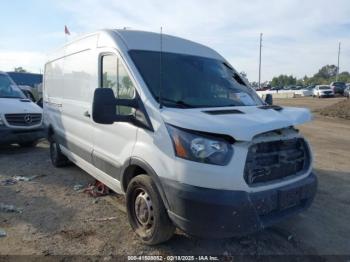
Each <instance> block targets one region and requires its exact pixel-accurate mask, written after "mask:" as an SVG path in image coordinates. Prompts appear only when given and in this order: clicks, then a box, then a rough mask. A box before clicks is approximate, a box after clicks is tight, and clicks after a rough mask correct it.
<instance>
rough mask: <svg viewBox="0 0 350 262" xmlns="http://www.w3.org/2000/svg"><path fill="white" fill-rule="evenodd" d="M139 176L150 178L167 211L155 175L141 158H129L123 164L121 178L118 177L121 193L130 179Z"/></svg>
mask: <svg viewBox="0 0 350 262" xmlns="http://www.w3.org/2000/svg"><path fill="white" fill-rule="evenodd" d="M141 174H143V175H148V176H150V177H151V178H152V180H153V182H154V183H155V185H156V187H157V189H158V192H159V194H160V197H161V198H162V200H163V203H164V206H165V207H166V209H168V210H169V203H168V200H167V198H166V195H165V192H164V189H163V186H162V183H161V181H160V179H159V177H158V175H157V173H156V172H155V171H154V169H153V168H152V167H151V166H150V165H149V164H148V163H147V162H146V161H145V160H143V159H141V158H137V157H131V158H129V160H128V161H126V163H125V164H124V166H123V169H122V172H121V176H120V184H121V187H122V190H123V192H126V190H127V187H128V184H129V182H130V181H131V179H133V178H134V177H136V176H138V175H141Z"/></svg>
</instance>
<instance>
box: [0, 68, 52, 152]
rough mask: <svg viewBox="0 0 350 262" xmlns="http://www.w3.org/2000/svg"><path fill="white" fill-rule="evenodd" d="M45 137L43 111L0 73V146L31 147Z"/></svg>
mask: <svg viewBox="0 0 350 262" xmlns="http://www.w3.org/2000/svg"><path fill="white" fill-rule="evenodd" d="M44 137H45V132H44V127H43V124H42V109H41V108H40V107H39V106H37V105H36V104H34V103H33V102H32V101H31V100H29V99H28V98H27V97H26V96H25V95H24V93H23V92H22V91H21V90H20V89H19V88H18V86H17V85H16V84H15V82H13V80H12V79H11V78H10V77H9V76H8V75H7V74H6V73H4V72H0V145H4V144H14V143H16V144H19V145H20V146H23V147H31V146H35V145H36V144H37V142H38V140H39V139H41V138H44Z"/></svg>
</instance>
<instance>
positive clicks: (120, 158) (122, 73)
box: [93, 51, 137, 181]
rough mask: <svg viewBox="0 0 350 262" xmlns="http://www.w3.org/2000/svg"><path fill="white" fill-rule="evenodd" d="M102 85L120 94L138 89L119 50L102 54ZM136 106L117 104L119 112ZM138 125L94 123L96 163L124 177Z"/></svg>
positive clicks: (126, 112)
mask: <svg viewBox="0 0 350 262" xmlns="http://www.w3.org/2000/svg"><path fill="white" fill-rule="evenodd" d="M99 65H100V70H99V74H100V75H99V78H100V81H99V82H100V83H99V87H102V88H111V89H112V90H113V92H114V95H115V97H116V98H123V99H133V98H134V97H135V94H136V89H135V86H134V83H133V80H132V78H131V76H130V74H129V72H128V69H127V67H126V64H125V63H124V62H123V60H122V58H121V57H120V56H119V55H118V54H117V53H116V52H108V51H107V52H105V53H102V54H101V55H100V56H99ZM134 113H135V112H134V109H133V108H131V107H125V106H116V114H119V115H129V114H134ZM136 134H137V127H136V126H135V125H133V124H132V123H126V122H115V123H113V124H111V125H103V124H98V123H94V139H93V140H94V145H93V163H94V165H95V166H96V167H97V168H98V169H100V170H101V171H103V172H104V173H106V174H108V175H110V176H111V177H113V178H115V179H117V180H118V181H120V172H121V168H122V166H123V164H124V162H125V161H126V160H127V159H128V158H129V157H130V155H131V152H132V149H133V146H134V144H135V141H136Z"/></svg>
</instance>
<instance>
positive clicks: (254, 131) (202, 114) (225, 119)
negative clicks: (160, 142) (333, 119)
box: [162, 106, 312, 141]
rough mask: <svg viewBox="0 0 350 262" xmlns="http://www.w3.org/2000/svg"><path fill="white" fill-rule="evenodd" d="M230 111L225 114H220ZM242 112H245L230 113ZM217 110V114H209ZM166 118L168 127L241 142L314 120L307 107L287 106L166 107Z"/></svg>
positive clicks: (164, 115) (163, 113) (164, 110)
mask: <svg viewBox="0 0 350 262" xmlns="http://www.w3.org/2000/svg"><path fill="white" fill-rule="evenodd" d="M218 110H220V111H226V112H224V113H221V112H219V111H218ZM228 110H238V112H241V113H237V112H236V113H234V112H233V113H229V112H227V111H228ZM208 111H209V112H210V111H217V112H215V114H209V113H207V112H208ZM162 117H163V119H164V121H165V122H166V123H168V124H171V125H174V126H178V127H182V128H186V129H191V130H196V131H202V132H203V131H204V132H210V133H215V134H223V135H230V136H232V137H233V138H234V139H236V140H239V141H251V140H252V139H253V137H254V136H256V135H258V134H261V133H264V132H268V131H271V130H275V129H281V128H285V127H289V126H295V125H300V124H303V123H305V122H309V121H311V119H312V116H311V113H310V111H309V110H308V109H306V108H295V107H283V108H282V109H281V110H275V109H262V108H261V107H257V106H243V107H225V108H222V107H221V108H206V109H204V108H200V109H198V108H196V109H178V108H164V109H163V110H162Z"/></svg>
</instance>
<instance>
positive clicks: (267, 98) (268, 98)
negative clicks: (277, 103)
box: [265, 94, 273, 105]
mask: <svg viewBox="0 0 350 262" xmlns="http://www.w3.org/2000/svg"><path fill="white" fill-rule="evenodd" d="M265 103H266V104H268V105H272V104H273V97H272V94H266V96H265Z"/></svg>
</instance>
